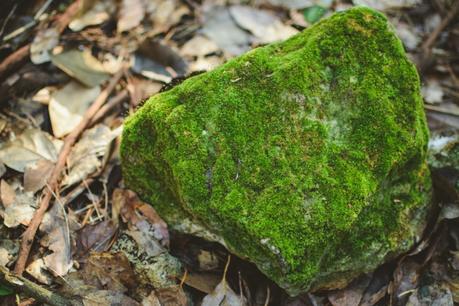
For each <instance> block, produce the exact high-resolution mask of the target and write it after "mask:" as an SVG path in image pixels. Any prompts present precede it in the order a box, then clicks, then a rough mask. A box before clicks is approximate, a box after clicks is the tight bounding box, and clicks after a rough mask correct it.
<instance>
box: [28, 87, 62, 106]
mask: <svg viewBox="0 0 459 306" xmlns="http://www.w3.org/2000/svg"><path fill="white" fill-rule="evenodd" d="M54 91H56V87H54V86H47V87H44V88H42V89H40V90H39V91H37V93H36V94H35V95H34V96H33V97H32V101H34V102H38V103H41V104H44V105H49V102H50V101H51V96H52V94H53V92H54Z"/></svg>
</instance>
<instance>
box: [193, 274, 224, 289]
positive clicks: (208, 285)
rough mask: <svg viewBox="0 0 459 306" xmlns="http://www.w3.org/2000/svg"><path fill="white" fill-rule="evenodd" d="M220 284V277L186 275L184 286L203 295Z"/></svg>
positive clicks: (213, 275)
mask: <svg viewBox="0 0 459 306" xmlns="http://www.w3.org/2000/svg"><path fill="white" fill-rule="evenodd" d="M219 283H220V277H219V276H218V275H216V274H214V273H188V275H187V276H186V277H185V284H187V285H188V286H190V287H193V288H194V289H197V290H199V291H201V292H204V293H207V294H209V293H211V292H212V291H213V290H214V289H215V287H217V285H218V284H219Z"/></svg>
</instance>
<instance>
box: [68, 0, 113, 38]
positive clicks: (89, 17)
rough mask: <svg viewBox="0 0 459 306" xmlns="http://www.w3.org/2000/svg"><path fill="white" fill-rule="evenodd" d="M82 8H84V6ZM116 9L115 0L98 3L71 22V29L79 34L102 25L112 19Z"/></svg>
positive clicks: (104, 0) (102, 0) (101, 0)
mask: <svg viewBox="0 0 459 306" xmlns="http://www.w3.org/2000/svg"><path fill="white" fill-rule="evenodd" d="M81 7H82V8H83V7H84V6H83V5H82V6H81ZM115 9H116V3H115V2H114V1H113V0H99V1H96V3H94V4H93V5H92V6H89V7H88V8H87V9H86V10H83V11H81V12H80V14H79V15H78V16H77V17H76V18H74V19H73V20H72V21H71V22H70V24H69V28H70V29H71V30H72V31H74V32H78V31H80V30H82V29H84V28H85V27H87V26H94V25H98V24H101V23H103V22H105V21H107V20H108V19H110V16H111V15H112V14H113V13H114V12H115Z"/></svg>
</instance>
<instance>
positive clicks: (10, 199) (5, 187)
mask: <svg viewBox="0 0 459 306" xmlns="http://www.w3.org/2000/svg"><path fill="white" fill-rule="evenodd" d="M0 199H1V200H2V204H3V207H5V208H6V207H8V206H11V205H12V204H13V203H14V201H15V200H16V192H15V191H14V188H13V187H11V186H10V185H9V184H8V183H7V182H6V181H5V180H2V181H1V182H0Z"/></svg>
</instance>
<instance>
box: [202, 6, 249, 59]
mask: <svg viewBox="0 0 459 306" xmlns="http://www.w3.org/2000/svg"><path fill="white" fill-rule="evenodd" d="M204 17H205V22H204V25H203V28H202V32H203V33H204V35H206V36H207V37H209V38H210V39H211V40H213V41H214V42H215V43H216V44H217V45H218V46H219V47H220V48H221V49H223V50H224V51H226V52H227V53H228V54H230V55H233V56H234V55H240V54H242V53H244V52H246V51H248V50H249V49H250V44H251V42H252V41H253V38H252V36H251V35H250V34H249V33H247V32H246V31H244V30H242V29H241V28H239V27H238V26H237V25H236V23H235V21H234V19H233V18H232V17H231V14H230V12H229V10H228V9H227V8H226V7H223V6H213V7H211V8H210V9H208V10H207V11H206V12H205V16H204Z"/></svg>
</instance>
